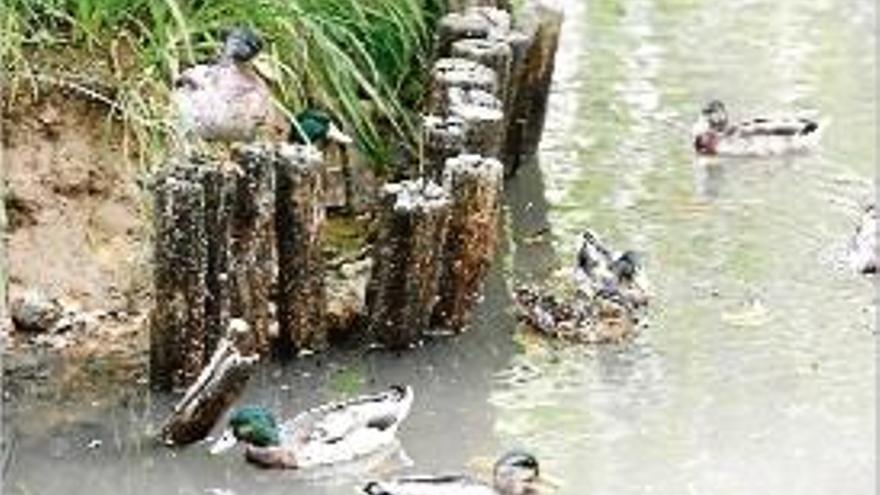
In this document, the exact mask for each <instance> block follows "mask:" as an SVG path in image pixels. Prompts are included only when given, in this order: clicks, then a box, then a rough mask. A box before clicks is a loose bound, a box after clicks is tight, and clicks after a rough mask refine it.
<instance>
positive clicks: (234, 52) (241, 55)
mask: <svg viewBox="0 0 880 495" xmlns="http://www.w3.org/2000/svg"><path fill="white" fill-rule="evenodd" d="M262 49H263V40H262V39H261V38H260V36H259V35H258V34H257V33H255V32H254V31H253V30H252V29H250V28H247V27H237V28H235V29H233V30H232V31H230V32H229V34H228V35H226V41H225V43H224V44H223V54H222V55H221V60H231V61H234V62H238V63H245V62H249V61H250V60H252V59H253V58H254V57H256V56H257V54H259V53H260V51H262Z"/></svg>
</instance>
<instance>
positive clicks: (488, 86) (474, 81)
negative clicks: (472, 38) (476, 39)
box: [425, 58, 498, 115]
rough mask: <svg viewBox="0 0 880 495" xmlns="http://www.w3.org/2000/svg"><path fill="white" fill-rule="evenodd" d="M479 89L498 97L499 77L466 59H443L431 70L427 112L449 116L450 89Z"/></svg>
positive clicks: (488, 69) (487, 68) (486, 68)
mask: <svg viewBox="0 0 880 495" xmlns="http://www.w3.org/2000/svg"><path fill="white" fill-rule="evenodd" d="M453 87H456V88H461V89H462V90H471V89H479V90H482V91H485V92H487V93H489V94H492V95H498V76H497V75H496V74H495V71H493V70H492V69H490V68H489V67H486V66H485V65H483V64H480V63H477V62H474V61H473V60H468V59H465V58H441V59H440V60H438V61H437V62H436V63H435V64H434V68H433V69H432V70H431V83H430V89H429V93H428V101H427V103H426V105H425V107H426V112H427V113H428V114H433V115H448V114H449V107H450V104H451V103H450V101H449V90H450V88H453Z"/></svg>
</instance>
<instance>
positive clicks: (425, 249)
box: [367, 180, 449, 349]
mask: <svg viewBox="0 0 880 495" xmlns="http://www.w3.org/2000/svg"><path fill="white" fill-rule="evenodd" d="M379 209H380V211H379V215H380V217H379V231H378V238H377V239H376V243H375V244H374V246H373V259H374V265H373V270H372V273H371V277H370V281H369V283H368V285H367V308H368V315H369V332H370V333H371V335H372V336H373V337H374V338H375V339H376V340H378V341H379V342H381V343H382V344H384V345H385V346H386V347H388V348H391V349H402V348H406V347H408V346H411V345H412V344H414V343H416V342H417V341H418V339H419V338H420V337H421V335H422V333H423V331H424V330H426V329H427V328H428V325H429V323H430V318H431V311H432V309H433V307H434V304H435V303H436V300H437V282H438V277H439V274H440V262H441V254H442V248H443V240H444V239H445V236H446V228H447V223H448V220H449V197H448V195H447V193H446V192H445V191H444V190H443V188H442V187H440V186H438V185H437V184H435V183H434V182H430V181H424V180H413V181H403V182H399V183H395V184H387V185H386V186H385V187H384V188H383V190H382V198H381V203H380V206H379Z"/></svg>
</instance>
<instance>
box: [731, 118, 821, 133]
mask: <svg viewBox="0 0 880 495" xmlns="http://www.w3.org/2000/svg"><path fill="white" fill-rule="evenodd" d="M819 127H820V126H819V123H818V122H816V121H814V120H810V119H806V118H788V119H770V118H757V119H753V120H747V121H744V122H740V123H739V124H737V125H736V126H734V127H732V128H731V129H730V130H729V131H728V132H729V133H735V134H737V135H739V136H741V137H745V138H749V137H755V136H788V137H790V136H807V135H810V134H813V133H815V132H817V131H818V130H819Z"/></svg>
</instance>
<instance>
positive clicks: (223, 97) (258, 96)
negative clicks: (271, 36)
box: [172, 28, 290, 142]
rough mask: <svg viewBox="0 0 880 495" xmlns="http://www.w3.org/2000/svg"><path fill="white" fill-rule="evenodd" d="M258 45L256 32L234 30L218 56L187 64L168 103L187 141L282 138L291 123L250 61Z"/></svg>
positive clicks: (258, 38)
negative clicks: (199, 62) (211, 59)
mask: <svg viewBox="0 0 880 495" xmlns="http://www.w3.org/2000/svg"><path fill="white" fill-rule="evenodd" d="M262 49H263V41H262V40H261V39H260V37H259V36H258V35H257V34H256V33H255V32H253V31H252V30H250V29H248V28H237V29H233V30H232V31H230V33H229V35H228V36H227V37H226V40H225V43H224V45H223V51H222V53H221V54H220V57H219V59H218V60H216V61H215V62H212V63H205V64H199V65H196V66H194V67H190V68H188V69H186V70H184V71H183V72H182V73H181V74H180V75H179V76H178V77H177V78H176V79H175V80H174V90H173V92H172V102H173V103H174V105H175V107H176V108H177V116H178V129H179V131H180V133H181V134H182V137H183V138H184V139H185V140H187V139H193V138H199V139H203V140H205V141H221V142H248V141H253V140H255V139H257V138H258V137H268V138H270V139H275V140H284V138H285V137H286V136H287V134H288V133H289V129H290V124H289V122H288V120H287V118H286V117H285V116H284V113H283V112H282V111H281V110H280V109H279V108H278V107H277V106H276V104H275V101H274V99H273V97H272V91H271V89H270V88H269V85H268V84H267V83H266V81H265V80H264V79H263V78H262V77H260V75H259V74H258V73H257V72H256V71H255V70H254V68H253V67H252V66H251V63H250V62H251V61H252V60H253V59H254V58H255V57H256V56H257V55H258V54H259V53H260V51H261V50H262Z"/></svg>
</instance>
